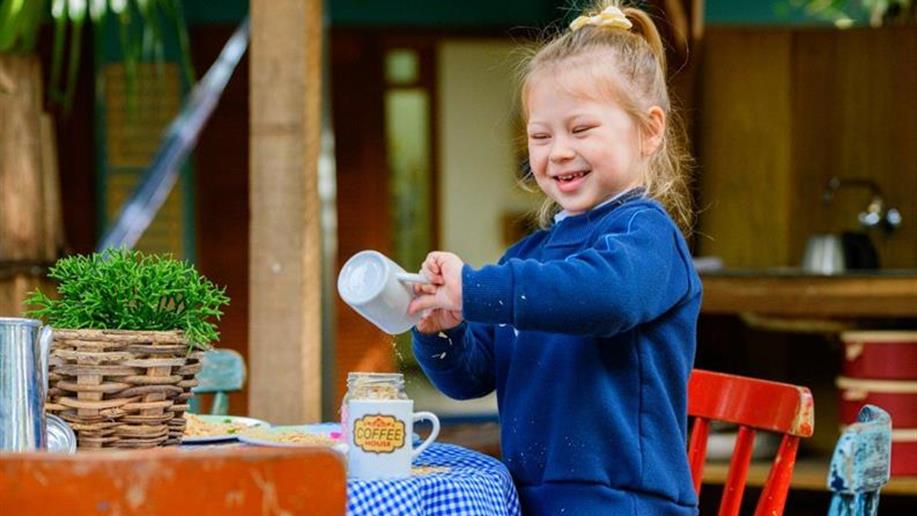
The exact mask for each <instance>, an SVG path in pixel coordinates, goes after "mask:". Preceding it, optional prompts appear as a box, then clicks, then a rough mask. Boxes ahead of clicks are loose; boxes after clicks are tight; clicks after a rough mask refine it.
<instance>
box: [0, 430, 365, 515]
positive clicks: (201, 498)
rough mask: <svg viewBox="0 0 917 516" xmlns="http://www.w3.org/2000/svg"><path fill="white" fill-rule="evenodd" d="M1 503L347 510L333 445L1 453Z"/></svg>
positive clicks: (156, 511) (58, 510) (88, 510)
mask: <svg viewBox="0 0 917 516" xmlns="http://www.w3.org/2000/svg"><path fill="white" fill-rule="evenodd" d="M0 507H9V508H10V509H13V508H14V509H15V510H14V512H16V513H17V514H31V515H42V514H49V515H50V514H124V515H130V514H138V515H140V514H142V515H160V514H162V515H172V514H194V515H206V514H245V515H248V514H344V512H345V509H346V507H347V479H346V477H345V473H344V462H343V459H342V458H341V456H340V455H339V454H338V453H336V452H334V451H332V450H330V449H327V448H322V447H308V448H256V447H241V446H240V447H231V448H220V449H216V448H213V449H207V450H194V451H189V450H180V449H172V450H165V449H153V450H126V451H100V452H91V453H90V452H79V453H77V454H75V455H61V454H53V453H7V454H0Z"/></svg>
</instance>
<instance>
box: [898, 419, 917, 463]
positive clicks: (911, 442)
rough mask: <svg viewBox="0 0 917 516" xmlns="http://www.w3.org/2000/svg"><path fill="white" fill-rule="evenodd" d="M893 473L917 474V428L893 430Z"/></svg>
mask: <svg viewBox="0 0 917 516" xmlns="http://www.w3.org/2000/svg"><path fill="white" fill-rule="evenodd" d="M893 424H894V422H893ZM892 475H895V476H898V475H901V476H905V475H907V476H911V475H917V428H913V429H908V430H892Z"/></svg>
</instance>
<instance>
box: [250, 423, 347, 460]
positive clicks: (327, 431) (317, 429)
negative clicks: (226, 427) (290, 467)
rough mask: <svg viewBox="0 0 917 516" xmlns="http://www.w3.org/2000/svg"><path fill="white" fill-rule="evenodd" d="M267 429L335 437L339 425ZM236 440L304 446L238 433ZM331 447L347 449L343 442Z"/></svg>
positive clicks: (257, 443)
mask: <svg viewBox="0 0 917 516" xmlns="http://www.w3.org/2000/svg"><path fill="white" fill-rule="evenodd" d="M267 431H268V432H270V433H272V434H284V433H299V434H308V435H316V436H322V437H329V438H331V439H337V438H338V437H339V436H340V425H337V424H333V423H320V424H315V425H288V426H274V427H271V428H269V429H267ZM238 440H239V441H241V442H243V443H245V444H254V445H257V446H274V447H278V448H298V447H301V446H306V445H303V444H294V443H282V442H278V441H273V440H270V439H264V438H260V437H255V436H249V435H245V434H240V435H239V436H238ZM331 448H332V449H333V450H336V451H338V452H341V453H345V452H346V450H347V445H346V444H345V443H342V442H338V443H337V444H335V445H333V446H331Z"/></svg>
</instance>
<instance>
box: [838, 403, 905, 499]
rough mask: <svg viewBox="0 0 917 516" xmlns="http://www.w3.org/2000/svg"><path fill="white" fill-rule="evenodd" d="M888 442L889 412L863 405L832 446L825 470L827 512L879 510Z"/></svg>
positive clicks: (888, 468)
mask: <svg viewBox="0 0 917 516" xmlns="http://www.w3.org/2000/svg"><path fill="white" fill-rule="evenodd" d="M891 446H892V420H891V417H890V416H889V415H888V412H885V411H884V410H882V409H881V408H879V407H877V406H875V405H865V406H864V407H863V408H862V409H860V413H859V414H858V415H857V422H856V423H854V424H852V425H850V426H848V427H847V428H846V429H845V430H844V432H843V433H842V434H841V437H840V439H838V441H837V445H836V446H835V447H834V455H833V456H832V457H831V468H830V469H829V470H828V489H830V490H831V491H832V492H834V496H833V497H832V498H831V507H830V509H829V510H828V515H829V516H854V515H862V516H874V515H875V514H878V512H879V490H880V489H882V486H884V485H885V484H886V483H888V479H889V477H890V476H891V465H892V463H891Z"/></svg>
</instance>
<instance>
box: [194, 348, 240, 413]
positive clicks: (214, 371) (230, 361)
mask: <svg viewBox="0 0 917 516" xmlns="http://www.w3.org/2000/svg"><path fill="white" fill-rule="evenodd" d="M196 379H197V381H198V384H197V386H195V387H193V388H192V389H191V391H192V392H194V393H195V394H210V393H213V404H212V405H211V406H210V413H211V414H217V415H221V416H223V415H226V414H227V413H228V412H229V396H227V393H229V392H236V391H239V390H242V386H243V385H245V359H244V358H242V355H240V354H239V353H238V352H236V351H234V350H231V349H212V350H210V351H207V352H205V353H204V359H203V361H202V364H201V371H200V372H199V373H197V376H196ZM190 405H191V412H193V413H196V414H199V413H200V409H201V407H200V398H198V397H197V396H193V397H192V398H191V401H190Z"/></svg>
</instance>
